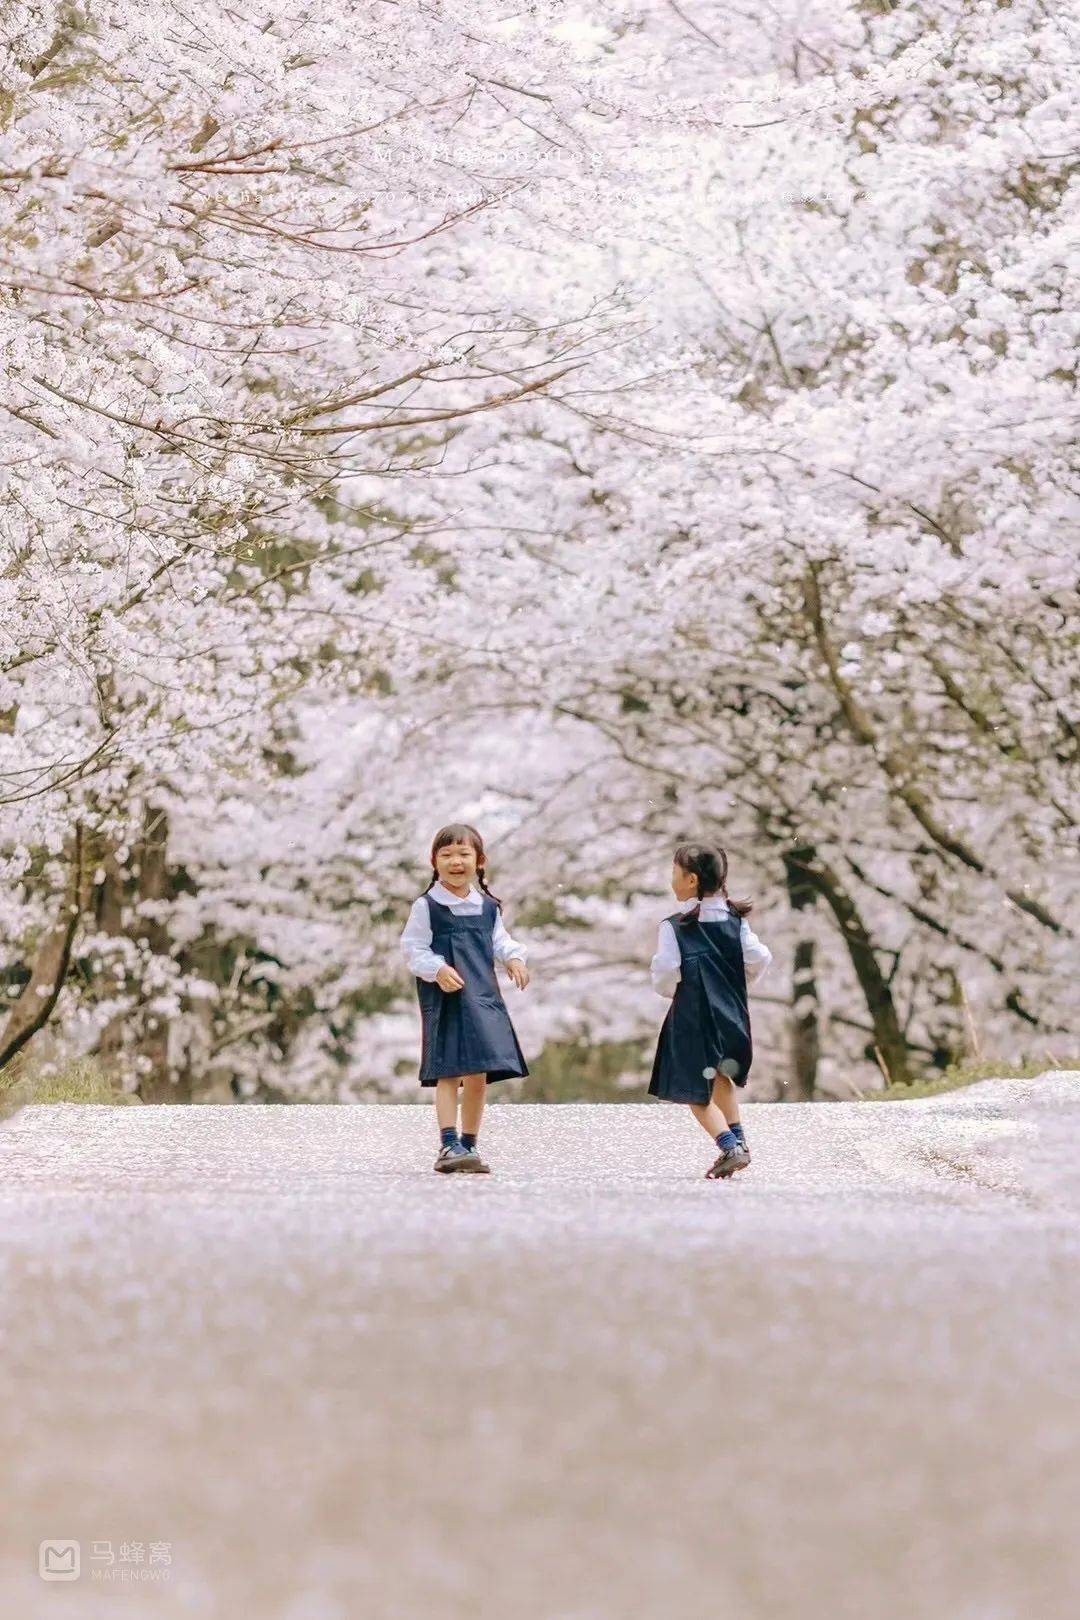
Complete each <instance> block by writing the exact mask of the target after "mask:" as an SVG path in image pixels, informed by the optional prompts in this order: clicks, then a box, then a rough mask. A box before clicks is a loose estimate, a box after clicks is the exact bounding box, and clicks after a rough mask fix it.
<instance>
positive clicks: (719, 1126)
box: [690, 1102, 728, 1142]
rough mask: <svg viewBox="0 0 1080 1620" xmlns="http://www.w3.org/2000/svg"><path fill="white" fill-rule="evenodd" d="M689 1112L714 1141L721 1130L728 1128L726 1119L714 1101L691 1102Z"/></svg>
mask: <svg viewBox="0 0 1080 1620" xmlns="http://www.w3.org/2000/svg"><path fill="white" fill-rule="evenodd" d="M690 1112H691V1113H692V1114H693V1116H694V1118H695V1119H696V1120H697V1122H698V1124H699V1125H700V1126H701V1128H702V1130H706V1131H708V1133H709V1135H710V1136H711V1137H712V1139H713V1141H714V1142H715V1141H716V1138H717V1137H718V1136H719V1135H720V1133H721V1131H726V1130H727V1128H728V1127H727V1120H726V1119H725V1118H724V1115H723V1113H722V1112H721V1110H720V1109H719V1108H718V1107H717V1106H716V1104H715V1103H714V1102H708V1103H691V1104H690Z"/></svg>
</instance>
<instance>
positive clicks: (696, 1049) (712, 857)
mask: <svg viewBox="0 0 1080 1620" xmlns="http://www.w3.org/2000/svg"><path fill="white" fill-rule="evenodd" d="M727 871H728V863H727V856H726V855H725V853H724V851H723V850H722V849H717V848H715V847H714V846H713V845H711V844H680V845H679V847H678V849H677V850H676V851H675V857H674V861H673V863H672V868H671V888H672V892H673V893H674V895H675V898H676V900H677V901H678V902H679V909H678V910H677V911H676V912H675V914H674V915H673V916H671V917H667V918H665V920H664V921H663V922H662V923H661V924H660V930H659V935H658V937H657V942H656V955H655V956H654V957H653V959H652V964H651V968H650V973H651V977H652V982H653V988H654V989H655V990H656V991H657V992H658V994H660V995H662V996H670V997H671V998H672V1001H671V1006H670V1007H669V1008H668V1012H667V1016H666V1017H665V1019H664V1023H663V1027H662V1029H661V1031H660V1038H659V1041H658V1042H657V1047H656V1057H655V1059H654V1061H653V1070H652V1079H651V1080H650V1082H649V1092H650V1094H651V1095H652V1096H654V1097H660V1098H662V1099H663V1100H664V1101H665V1102H677V1103H687V1104H688V1105H689V1107H690V1111H691V1113H692V1114H693V1116H694V1118H695V1119H696V1120H697V1122H698V1124H699V1125H701V1126H702V1127H703V1128H704V1129H705V1130H707V1131H708V1133H709V1135H710V1136H711V1137H712V1138H713V1140H714V1142H715V1143H716V1145H717V1147H718V1148H719V1150H720V1154H719V1157H718V1158H717V1160H716V1162H715V1163H714V1164H713V1165H712V1167H711V1168H710V1169H709V1170H707V1171H706V1172H705V1173H706V1175H707V1176H708V1177H710V1178H711V1179H714V1180H721V1181H723V1180H726V1179H727V1178H728V1177H729V1176H732V1175H734V1174H735V1172H736V1171H737V1170H745V1169H746V1167H747V1165H748V1164H749V1163H750V1149H749V1147H748V1146H747V1144H746V1135H745V1132H744V1131H743V1128H742V1124H741V1122H740V1119H739V1105H738V1102H737V1100H736V1094H737V1088H741V1087H743V1086H745V1085H746V1081H747V1076H748V1075H749V1073H750V1064H751V1061H752V1059H753V1047H752V1043H751V1039H750V1013H749V1008H748V1006H747V993H746V992H747V985H748V984H753V983H756V982H757V980H758V979H760V978H761V976H762V975H763V974H764V973H765V972H766V970H767V969H768V966H769V963H770V962H771V961H772V952H771V951H770V950H769V949H768V947H767V946H765V945H763V944H762V943H761V941H760V940H759V939H758V938H757V936H756V935H755V934H754V933H753V932H752V931H751V929H750V926H749V924H748V923H747V922H746V921H745V918H746V915H747V913H748V912H749V911H750V910H751V906H750V903H749V901H746V900H731V899H729V897H728V892H727Z"/></svg>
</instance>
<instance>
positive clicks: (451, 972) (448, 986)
mask: <svg viewBox="0 0 1080 1620" xmlns="http://www.w3.org/2000/svg"><path fill="white" fill-rule="evenodd" d="M435 983H436V984H437V985H438V987H439V989H440V990H464V988H465V980H464V979H463V978H462V977H461V974H460V973H459V972H458V971H457V969H456V968H452V967H450V966H449V965H447V966H446V967H441V968H440V969H439V971H438V973H436V975H435Z"/></svg>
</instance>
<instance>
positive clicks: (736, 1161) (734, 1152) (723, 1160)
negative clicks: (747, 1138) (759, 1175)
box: [705, 1144, 750, 1181]
mask: <svg viewBox="0 0 1080 1620" xmlns="http://www.w3.org/2000/svg"><path fill="white" fill-rule="evenodd" d="M749 1163H750V1154H749V1153H748V1152H747V1150H746V1148H743V1147H739V1146H738V1145H737V1144H736V1146H735V1147H733V1148H725V1149H724V1151H723V1153H721V1155H720V1157H719V1158H718V1159H717V1160H716V1163H715V1164H712V1165H710V1166H709V1168H708V1170H706V1172H705V1179H706V1181H727V1180H728V1179H729V1178H730V1177H731V1176H733V1175H734V1174H735V1172H736V1171H737V1170H745V1169H746V1167H747V1165H748V1164H749Z"/></svg>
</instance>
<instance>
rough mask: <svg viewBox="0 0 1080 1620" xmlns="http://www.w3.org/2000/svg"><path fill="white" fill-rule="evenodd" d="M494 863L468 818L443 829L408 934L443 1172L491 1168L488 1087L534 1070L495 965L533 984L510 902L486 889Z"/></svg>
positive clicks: (424, 1078)
mask: <svg viewBox="0 0 1080 1620" xmlns="http://www.w3.org/2000/svg"><path fill="white" fill-rule="evenodd" d="M485 866H486V857H485V854H484V843H483V839H482V838H481V837H480V834H479V833H478V832H477V830H476V828H475V827H470V826H469V825H468V823H467V822H454V823H452V824H451V825H450V826H448V827H440V828H439V831H438V832H437V833H436V834H435V837H434V839H433V840H432V845H431V882H430V883H429V884H428V886H427V888H426V889H425V891H424V893H423V894H422V895H421V896H420V898H419V899H418V900H416V901H414V902H413V907H412V910H411V911H410V913H409V920H408V922H407V923H406V924H405V928H404V931H403V933H402V935H401V946H402V950H403V951H404V953H405V959H406V961H407V962H408V964H409V967H410V968H411V970H412V972H413V973H414V974H415V975H416V993H417V996H418V997H419V1000H420V1018H421V1023H422V1040H421V1055H420V1084H421V1085H422V1086H434V1088H435V1112H436V1117H437V1119H438V1121H439V1133H440V1136H441V1139H442V1145H441V1147H440V1149H439V1156H438V1158H437V1159H436V1160H435V1169H436V1170H438V1171H441V1172H447V1171H458V1170H462V1171H472V1172H474V1173H475V1172H481V1173H485V1172H486V1171H487V1169H488V1166H487V1165H486V1164H484V1162H483V1161H482V1159H481V1158H480V1155H479V1153H478V1152H477V1148H476V1141H477V1137H478V1135H479V1132H480V1120H481V1118H482V1116H483V1112H484V1102H485V1099H486V1097H487V1087H488V1084H489V1083H490V1082H491V1081H492V1080H510V1079H516V1078H517V1077H519V1076H523V1075H527V1074H528V1072H529V1070H528V1068H527V1066H526V1063H525V1058H524V1056H523V1054H522V1051H521V1047H520V1046H519V1045H518V1038H517V1036H516V1034H515V1033H514V1026H513V1024H511V1022H510V1014H509V1013H508V1012H507V1010H506V1004H505V1002H504V1001H503V998H502V994H501V992H500V990H499V986H498V981H497V980H496V977H495V963H496V962H497V961H498V962H502V963H503V964H504V965H505V968H506V972H507V976H508V977H509V978H510V979H511V980H512V982H513V983H514V984H515V985H516V986H517V988H518V989H519V990H524V988H525V986H526V985H527V984H528V982H529V970H528V968H527V967H526V966H525V947H524V946H523V945H519V944H518V943H517V942H516V941H515V940H513V939H511V938H510V935H509V934H508V933H507V931H506V927H505V924H504V923H503V920H502V901H501V900H499V899H498V898H497V896H495V895H493V894H492V893H491V890H490V889H489V888H488V886H487V882H486V880H485V877H484V869H485ZM474 880H475V883H476V884H478V885H479V887H478V888H476V887H474V886H473V885H474ZM459 1091H460V1092H461V1132H460V1135H459V1133H458V1093H459Z"/></svg>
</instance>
